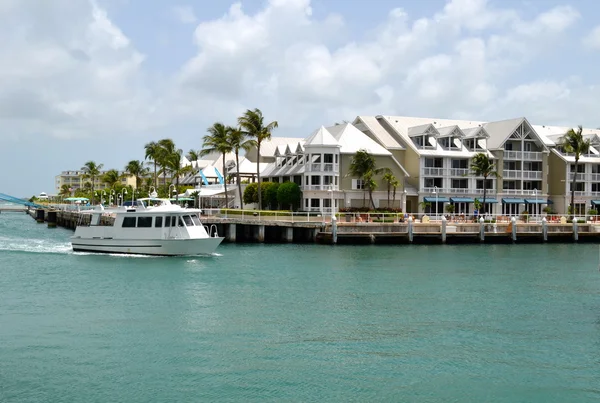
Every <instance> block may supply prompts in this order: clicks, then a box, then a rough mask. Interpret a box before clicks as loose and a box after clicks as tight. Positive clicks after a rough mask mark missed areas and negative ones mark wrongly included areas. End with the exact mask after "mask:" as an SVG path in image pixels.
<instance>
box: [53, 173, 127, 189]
mask: <svg viewBox="0 0 600 403" xmlns="http://www.w3.org/2000/svg"><path fill="white" fill-rule="evenodd" d="M106 172H108V171H101V172H100V175H98V176H97V177H96V178H95V179H94V189H95V190H104V189H107V188H108V185H107V184H106V183H104V181H103V180H102V175H104V174H105V173H106ZM119 173H120V174H121V175H123V177H122V178H121V184H122V185H123V186H132V187H134V188H135V187H136V183H135V177H134V176H133V175H127V174H125V173H124V172H119ZM84 175H85V172H84V171H82V170H75V171H62V172H61V173H60V174H59V175H56V177H55V181H54V184H55V188H56V192H57V194H58V193H60V191H61V189H62V186H63V185H67V186H69V189H72V192H75V191H77V190H79V189H82V188H83V187H85V184H86V182H89V183H91V178H84Z"/></svg>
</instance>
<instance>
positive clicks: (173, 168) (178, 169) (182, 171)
mask: <svg viewBox="0 0 600 403" xmlns="http://www.w3.org/2000/svg"><path fill="white" fill-rule="evenodd" d="M182 160H183V150H181V149H178V150H174V151H173V152H172V153H171V154H170V155H165V160H164V164H165V168H166V169H168V170H169V172H171V175H172V176H173V178H175V190H176V191H177V193H176V195H175V201H179V190H178V189H179V178H180V177H182V176H184V175H186V174H188V173H190V172H192V171H193V169H194V168H193V167H192V166H191V165H185V166H184V165H183V164H182V163H181V162H182ZM168 198H169V199H170V198H171V195H169V196H168Z"/></svg>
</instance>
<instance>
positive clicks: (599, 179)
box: [589, 173, 600, 182]
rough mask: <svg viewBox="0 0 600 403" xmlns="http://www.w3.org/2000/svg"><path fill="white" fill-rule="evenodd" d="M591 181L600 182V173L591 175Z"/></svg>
mask: <svg viewBox="0 0 600 403" xmlns="http://www.w3.org/2000/svg"><path fill="white" fill-rule="evenodd" d="M589 180H591V181H592V182H600V173H591V174H589Z"/></svg>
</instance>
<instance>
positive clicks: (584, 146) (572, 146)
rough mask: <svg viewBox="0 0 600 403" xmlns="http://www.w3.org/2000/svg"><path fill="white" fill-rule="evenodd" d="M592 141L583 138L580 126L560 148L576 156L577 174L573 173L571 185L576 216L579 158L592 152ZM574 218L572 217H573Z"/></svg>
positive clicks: (564, 138)
mask: <svg viewBox="0 0 600 403" xmlns="http://www.w3.org/2000/svg"><path fill="white" fill-rule="evenodd" d="M590 145H591V144H590V140H589V139H585V138H584V137H583V127H582V126H578V127H577V130H574V129H570V130H569V131H568V132H567V133H565V135H564V136H563V137H561V139H560V143H559V146H560V147H561V148H562V149H563V151H564V152H566V153H571V154H573V155H574V156H575V172H573V173H572V175H573V180H572V183H571V213H570V214H575V188H576V187H577V167H578V166H579V158H581V155H582V154H587V153H588V152H589V151H590ZM571 218H572V216H571Z"/></svg>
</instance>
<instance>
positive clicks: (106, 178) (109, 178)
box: [102, 169, 122, 189]
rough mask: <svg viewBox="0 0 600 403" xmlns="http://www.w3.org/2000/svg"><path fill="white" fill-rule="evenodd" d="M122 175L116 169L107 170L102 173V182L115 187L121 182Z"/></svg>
mask: <svg viewBox="0 0 600 403" xmlns="http://www.w3.org/2000/svg"><path fill="white" fill-rule="evenodd" d="M121 178H122V175H121V174H120V173H119V171H117V170H116V169H111V170H110V171H106V172H105V173H104V175H102V182H104V183H106V184H107V185H108V187H109V188H111V189H114V188H115V186H116V185H117V184H118V183H121Z"/></svg>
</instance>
